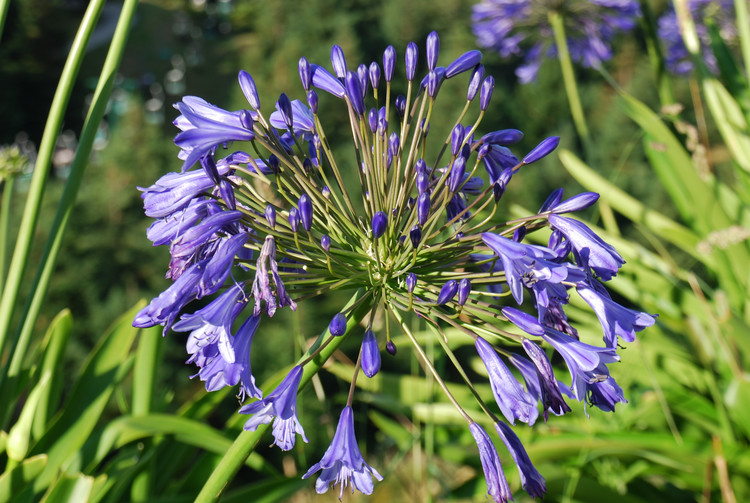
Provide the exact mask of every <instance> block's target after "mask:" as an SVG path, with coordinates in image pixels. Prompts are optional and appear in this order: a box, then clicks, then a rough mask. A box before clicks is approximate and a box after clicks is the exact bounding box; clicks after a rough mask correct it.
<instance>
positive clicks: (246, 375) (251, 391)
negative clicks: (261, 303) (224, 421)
mask: <svg viewBox="0 0 750 503" xmlns="http://www.w3.org/2000/svg"><path fill="white" fill-rule="evenodd" d="M259 323H260V316H249V317H248V318H247V319H246V320H245V322H244V323H243V324H242V325H241V326H240V328H238V329H237V334H236V335H235V336H234V341H233V345H234V355H235V362H236V364H237V365H239V366H240V369H241V370H240V395H239V398H240V400H241V401H244V400H245V398H246V397H248V396H251V397H253V398H261V397H263V392H262V391H261V390H260V388H258V387H257V386H256V385H255V376H253V372H252V369H251V368H250V344H251V343H252V342H253V337H254V336H255V332H256V331H257V330H258V324H259Z"/></svg>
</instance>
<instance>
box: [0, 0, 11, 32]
mask: <svg viewBox="0 0 750 503" xmlns="http://www.w3.org/2000/svg"><path fill="white" fill-rule="evenodd" d="M9 6H10V0H0V39H2V38H3V26H5V18H6V17H7V16H8V7H9Z"/></svg>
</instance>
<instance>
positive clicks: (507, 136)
mask: <svg viewBox="0 0 750 503" xmlns="http://www.w3.org/2000/svg"><path fill="white" fill-rule="evenodd" d="M522 138H523V133H522V132H521V131H519V130H518V129H501V130H499V131H493V132H492V133H487V134H486V135H484V136H482V140H481V141H482V143H484V144H485V145H488V144H489V145H513V144H514V143H518V142H519V141H521V139H522Z"/></svg>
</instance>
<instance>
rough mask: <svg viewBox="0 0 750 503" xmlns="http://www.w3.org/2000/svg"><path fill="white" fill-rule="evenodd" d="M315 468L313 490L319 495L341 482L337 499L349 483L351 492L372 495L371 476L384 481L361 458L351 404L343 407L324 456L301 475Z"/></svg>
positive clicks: (306, 475)
mask: <svg viewBox="0 0 750 503" xmlns="http://www.w3.org/2000/svg"><path fill="white" fill-rule="evenodd" d="M317 471H321V473H320V476H319V477H318V480H316V481H315V490H316V491H317V492H318V494H323V493H325V492H327V491H328V487H329V486H330V484H331V483H332V482H333V485H334V486H336V484H339V485H340V490H339V499H341V497H342V496H343V495H344V488H345V487H346V486H348V485H349V484H351V486H352V493H353V492H354V490H355V489H356V490H357V491H359V492H361V493H362V494H372V490H373V487H374V484H373V481H372V478H373V477H375V478H376V479H378V480H383V477H382V476H381V475H380V473H378V471H377V470H376V469H375V468H373V467H371V466H370V465H368V464H367V462H365V459H364V458H363V457H362V453H361V452H360V450H359V446H358V445H357V438H356V437H355V435H354V414H353V412H352V408H351V407H350V406H346V407H344V410H343V411H341V416H340V417H339V423H338V426H337V427H336V433H335V434H334V435H333V440H332V441H331V445H330V446H329V447H328V449H327V450H326V452H325V454H323V458H322V459H321V460H320V461H319V462H317V463H315V464H314V465H313V466H311V467H310V469H309V470H308V471H307V473H305V474H304V475H303V476H302V478H303V479H306V478H307V477H309V476H310V475H312V474H314V473H316V472H317Z"/></svg>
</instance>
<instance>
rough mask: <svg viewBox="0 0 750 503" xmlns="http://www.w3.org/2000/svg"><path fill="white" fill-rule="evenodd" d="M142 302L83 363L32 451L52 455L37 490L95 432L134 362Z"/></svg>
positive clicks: (72, 457) (41, 487)
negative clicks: (135, 321)
mask: <svg viewBox="0 0 750 503" xmlns="http://www.w3.org/2000/svg"><path fill="white" fill-rule="evenodd" d="M143 305H144V303H143V302H140V303H139V304H137V305H136V306H135V307H134V308H132V309H131V310H130V311H128V312H126V313H125V314H124V315H122V316H121V317H120V318H119V319H118V320H117V321H116V322H115V324H114V326H113V327H112V329H110V330H108V331H107V332H105V334H104V335H103V336H102V338H101V340H100V341H99V343H98V344H97V347H96V348H94V350H93V351H92V353H91V355H90V356H89V358H88V361H87V362H86V364H85V365H84V367H83V371H82V372H81V375H80V376H79V378H78V381H77V383H76V386H75V388H74V389H73V392H72V393H71V396H70V398H69V399H68V401H67V402H66V404H65V407H64V409H63V411H62V413H61V415H60V416H59V417H58V418H57V420H56V421H55V423H54V424H53V425H52V427H51V428H50V429H49V431H48V432H47V433H46V434H45V435H44V437H42V439H41V440H40V441H39V443H38V444H37V445H36V446H35V447H34V451H33V452H37V453H41V452H47V453H48V454H49V463H48V465H47V467H46V468H45V470H44V472H43V473H42V474H41V475H40V476H39V477H38V478H37V479H36V481H35V484H34V487H35V488H36V490H42V489H44V488H46V487H47V486H48V485H49V484H50V483H51V482H52V480H54V478H55V477H56V476H57V473H58V471H59V470H61V469H64V467H65V464H66V463H68V462H70V461H71V460H72V459H74V458H75V457H76V455H77V453H78V451H79V449H80V448H81V446H83V445H84V443H85V441H86V439H87V438H88V437H89V436H90V435H91V432H92V431H94V428H95V427H96V424H97V423H98V422H99V420H100V418H101V415H102V413H103V412H104V408H105V407H106V405H107V402H108V401H109V398H110V396H111V395H112V392H113V391H114V388H115V386H116V385H117V384H118V383H119V382H120V381H121V380H122V379H123V378H124V377H125V375H124V374H125V372H124V370H125V369H127V368H129V367H130V364H131V363H132V360H131V359H128V358H124V356H125V355H127V354H128V352H129V350H130V347H131V345H132V344H133V340H134V339H135V336H136V334H137V333H138V329H136V328H134V327H133V318H134V317H135V315H136V313H137V312H138V311H140V309H141V308H142V307H143Z"/></svg>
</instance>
